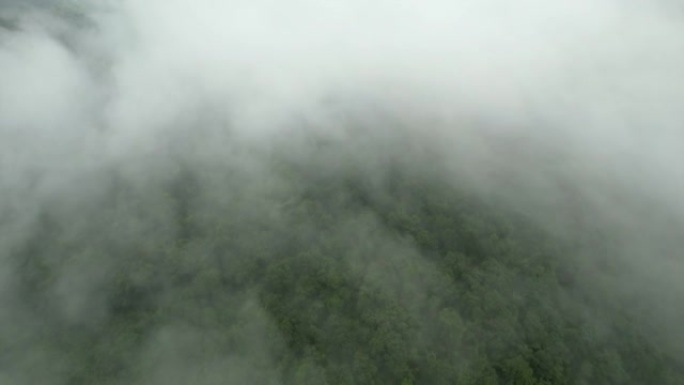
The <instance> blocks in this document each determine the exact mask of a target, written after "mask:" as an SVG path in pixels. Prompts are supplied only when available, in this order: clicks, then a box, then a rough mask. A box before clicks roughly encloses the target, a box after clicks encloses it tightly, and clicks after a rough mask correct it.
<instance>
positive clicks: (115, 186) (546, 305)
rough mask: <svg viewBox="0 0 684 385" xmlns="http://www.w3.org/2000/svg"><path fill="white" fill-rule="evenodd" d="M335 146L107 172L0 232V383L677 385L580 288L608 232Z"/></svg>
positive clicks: (663, 357) (672, 360)
mask: <svg viewBox="0 0 684 385" xmlns="http://www.w3.org/2000/svg"><path fill="white" fill-rule="evenodd" d="M335 151H336V150H333V149H329V148H328V149H322V150H321V151H320V153H329V154H330V153H333V154H337V155H334V156H333V155H328V156H327V157H322V156H321V155H320V154H319V155H316V156H311V157H309V158H307V157H305V156H303V157H300V158H295V157H290V158H287V157H273V158H271V159H270V160H268V161H264V162H262V163H261V164H259V165H251V166H249V167H245V166H244V165H240V164H239V162H234V161H226V160H224V161H219V160H218V159H204V160H202V159H200V160H197V159H192V160H189V159H183V158H182V157H179V158H177V159H172V160H169V161H168V162H166V163H164V164H165V166H164V167H159V169H158V170H156V171H155V172H151V171H149V170H146V171H145V172H144V173H136V172H134V171H131V167H128V168H127V166H125V165H123V166H120V167H119V166H112V167H111V168H110V169H109V170H108V172H106V173H101V174H98V175H97V176H93V177H92V178H91V179H92V180H89V179H87V178H85V179H83V180H81V181H79V182H78V187H79V188H78V189H77V192H71V193H64V194H54V195H53V196H52V197H51V198H50V199H49V200H46V202H45V203H44V204H42V205H41V206H40V207H37V208H35V213H36V214H35V220H32V221H30V222H27V223H24V224H23V226H24V227H23V229H24V231H12V229H13V227H12V226H10V224H9V223H14V225H13V226H15V227H16V226H19V225H18V224H16V222H11V221H5V222H3V226H4V231H3V242H4V243H3V244H4V245H11V247H9V246H5V247H3V248H2V252H3V253H4V254H5V255H4V261H5V262H4V263H5V267H4V268H5V270H6V271H10V272H11V273H12V274H11V276H9V275H8V276H7V278H6V279H4V280H3V291H2V292H3V293H9V296H10V298H3V301H4V302H3V303H6V304H10V305H11V307H8V308H7V311H3V313H2V315H1V316H0V317H1V318H0V322H2V325H3V327H2V329H0V330H1V332H0V373H2V374H1V375H2V376H3V377H0V383H2V384H24V383H26V384H28V383H30V384H65V385H86V384H88V385H90V384H101V385H108V384H198V385H205V384H206V385H209V384H255V385H256V384H293V385H294V384H311V385H319V384H330V385H333V384H349V385H361V384H401V385H409V384H415V385H423V384H425V385H429V384H459V385H508V384H511V385H571V384H573V385H574V384H576V385H597V384H601V385H609V384H615V385H627V384H639V385H643V384H658V385H668V384H669V385H681V384H684V367H683V366H682V362H681V361H678V360H677V359H676V356H675V355H673V354H672V353H671V352H669V351H667V350H666V349H663V348H660V347H659V346H658V344H656V343H654V340H653V339H650V338H648V335H647V331H646V330H647V329H646V328H645V327H643V326H642V325H641V324H640V323H639V321H638V320H637V319H636V318H635V317H633V316H632V314H631V313H630V312H627V311H621V310H620V309H622V306H612V305H611V303H610V301H611V297H610V296H609V295H607V294H604V293H602V292H600V291H597V290H593V286H592V285H591V283H590V282H588V280H587V279H586V276H585V272H588V271H594V272H596V271H598V272H600V273H601V274H606V275H611V274H619V271H617V270H615V271H613V269H617V268H616V266H615V264H612V263H611V256H610V250H609V249H608V248H603V249H602V248H601V247H600V244H601V243H602V242H603V243H609V242H608V237H607V236H605V237H604V236H603V235H602V234H601V233H600V232H597V231H593V230H592V231H590V232H589V231H587V232H585V233H586V234H585V235H582V234H584V233H582V231H577V232H576V234H574V235H573V236H572V237H568V236H565V237H563V236H558V234H554V232H552V231H550V230H549V229H548V228H546V227H544V226H542V225H540V222H539V221H535V220H534V219H533V216H531V215H528V214H529V213H528V214H526V213H525V212H524V210H512V209H511V208H510V206H509V205H503V204H501V202H500V201H499V200H497V199H494V198H493V196H494V194H489V195H487V194H481V193H479V192H478V191H477V189H474V188H471V187H469V185H468V183H461V184H458V183H453V182H448V181H447V180H446V179H443V178H439V177H438V176H437V175H436V174H435V173H430V172H427V171H426V170H427V169H429V167H423V169H422V170H421V169H420V167H406V164H407V162H408V161H409V160H404V161H403V162H401V161H397V160H396V159H390V160H386V161H382V162H376V163H375V165H374V166H373V165H370V164H365V163H364V161H352V160H351V159H352V158H350V157H347V158H345V156H346V155H344V154H346V153H345V152H344V151H337V152H335ZM341 154H342V155H341ZM317 157H318V158H317ZM326 159H327V160H326ZM345 159H346V160H345ZM160 163H163V162H160ZM170 165H172V166H170ZM70 191H71V190H70ZM499 195H501V192H500V193H499ZM7 214H8V215H10V216H9V217H7V218H11V215H12V213H11V212H7ZM579 255H584V256H585V257H584V258H579V257H578V256H579ZM3 295H4V294H3Z"/></svg>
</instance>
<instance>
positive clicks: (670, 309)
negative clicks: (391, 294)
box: [0, 0, 684, 383]
mask: <svg viewBox="0 0 684 385" xmlns="http://www.w3.org/2000/svg"><path fill="white" fill-rule="evenodd" d="M679 3H680V2H678V1H670V2H664V1H663V2H653V3H649V4H646V3H642V2H637V1H617V0H599V1H588V0H580V1H573V2H567V1H560V0H551V1H549V0H547V1H540V0H524V1H520V2H516V3H515V4H512V3H509V2H506V1H501V0H484V1H478V2H475V1H467V0H458V1H445V0H424V1H414V0H399V1H389V0H381V1H375V2H364V1H359V0H346V1H313V0H291V1H287V2H283V1H274V0H251V1H247V0H232V1H218V0H193V1H190V0H165V1H162V0H146V1H142V0H121V1H109V2H102V3H97V2H93V1H86V0H83V1H66V0H65V1H59V2H52V3H48V2H46V1H33V2H19V1H2V2H0V217H4V218H5V219H3V222H4V224H2V228H4V230H3V235H2V236H1V237H0V254H1V255H3V258H5V259H7V258H6V256H7V255H10V254H11V253H12V251H13V250H14V249H15V248H16V245H17V244H18V243H20V242H22V241H24V240H25V239H24V234H25V231H28V230H27V229H29V228H31V226H32V225H33V224H34V223H35V222H37V221H40V218H41V214H40V213H41V209H42V208H44V207H46V206H49V205H50V204H51V202H55V201H58V202H61V203H63V202H67V204H66V206H67V208H64V209H63V210H65V211H66V212H69V213H72V214H73V213H74V212H77V211H78V210H79V209H78V207H81V206H82V207H86V208H87V207H90V206H89V205H95V204H94V203H92V201H96V200H97V198H93V196H99V195H98V194H104V193H103V192H102V191H103V190H106V187H104V185H103V183H104V182H102V180H106V179H107V177H104V176H103V175H110V174H109V173H115V174H116V173H119V174H117V175H119V176H120V175H122V176H121V177H122V178H124V179H126V180H127V181H129V182H130V183H131V184H132V185H133V186H136V187H134V188H133V189H134V190H135V189H136V188H138V189H139V190H140V191H146V190H145V189H146V188H147V187H145V186H146V183H151V184H152V185H154V186H157V185H161V184H163V183H166V182H165V179H164V178H166V177H167V176H168V175H182V174H183V172H184V170H185V168H187V167H191V168H192V167H196V168H202V169H203V170H204V171H203V172H205V173H206V175H205V176H204V179H202V180H203V181H204V183H209V182H207V181H208V180H212V178H210V177H208V176H207V175H214V176H216V175H221V173H219V172H217V171H216V170H217V169H219V168H221V167H227V168H229V169H231V170H233V171H232V172H234V173H235V175H237V177H235V178H236V179H235V180H240V181H243V180H244V181H246V182H245V183H244V185H245V186H248V187H244V186H242V187H240V188H241V189H242V188H244V190H239V189H238V190H239V191H240V192H238V193H236V194H238V195H239V194H244V197H243V199H244V201H245V202H250V203H254V202H256V203H255V205H260V204H262V203H263V202H270V203H269V204H271V203H272V202H271V200H272V199H273V198H272V197H273V196H278V197H282V196H287V195H288V194H290V193H291V190H289V189H295V188H294V187H291V186H289V185H288V184H287V183H286V182H282V181H280V180H277V181H271V182H265V181H260V178H259V177H257V176H255V175H259V176H263V178H265V179H267V178H269V177H270V178H276V177H275V176H274V175H272V171H271V170H270V168H269V167H271V165H272V164H271V163H269V162H273V159H274V158H277V156H281V155H282V154H286V155H285V158H287V159H290V160H292V159H295V162H302V163H306V162H311V163H318V162H320V163H321V164H323V165H324V167H323V171H318V172H320V173H325V172H332V171H334V170H338V169H341V168H343V167H342V166H339V165H338V163H344V162H349V164H353V165H355V166H358V167H361V168H363V167H368V169H369V170H384V169H385V168H387V164H389V163H392V162H399V164H400V165H401V166H402V167H407V168H409V167H416V169H419V170H421V171H424V170H429V169H431V168H432V166H434V169H438V170H439V171H438V172H437V171H435V173H436V174H439V176H440V177H441V178H444V179H446V180H450V181H453V183H454V184H459V183H462V182H463V180H467V181H468V183H473V184H474V185H476V186H477V187H476V190H477V191H479V192H480V193H482V194H484V195H487V194H490V195H492V196H497V197H498V196H501V195H507V193H510V194H509V196H505V197H504V198H503V200H504V201H506V202H507V203H508V204H510V205H511V206H513V207H517V208H519V209H520V210H521V211H526V212H535V214H534V215H535V216H536V219H537V220H539V221H540V223H542V224H543V225H545V226H547V227H548V228H553V229H558V232H559V233H562V232H564V231H566V232H567V233H568V234H571V233H572V231H570V230H568V229H570V228H571V227H572V225H573V224H572V223H570V222H572V220H571V219H567V220H566V219H563V220H558V219H557V218H556V217H558V216H561V215H563V214H566V213H567V212H568V210H569V211H573V212H577V210H574V208H575V207H574V206H573V205H575V204H577V205H579V206H582V209H581V210H579V211H582V213H585V215H586V216H587V218H589V219H586V220H587V221H590V222H591V221H594V222H593V225H594V226H597V227H602V226H604V227H605V228H609V229H611V230H610V231H612V232H613V239H614V242H615V244H616V245H617V246H616V250H620V251H621V253H622V256H621V258H622V259H621V262H620V263H624V264H625V265H626V266H628V267H629V269H631V270H633V271H634V272H633V273H630V275H628V277H629V278H628V279H615V280H611V279H606V280H600V281H599V280H598V279H597V282H600V283H597V284H596V285H595V286H596V288H597V290H604V291H607V292H611V293H617V294H615V295H616V296H618V297H619V296H621V295H623V296H625V297H624V298H639V300H640V301H641V302H639V303H640V305H639V306H644V309H646V310H644V312H646V311H647V312H648V314H646V315H643V314H642V315H641V317H642V318H644V323H645V324H647V325H649V327H650V328H652V329H658V330H661V332H660V333H661V334H662V335H658V336H656V337H654V338H656V339H657V340H658V341H663V340H667V343H668V344H669V345H671V346H670V349H671V350H672V351H673V352H675V353H673V354H677V355H681V354H684V335H683V334H682V333H681V332H678V331H677V325H678V322H679V321H681V320H684V314H681V313H682V312H681V310H678V308H677V303H678V302H681V301H680V300H681V299H682V298H684V285H682V284H681V283H680V282H678V279H679V277H681V274H682V273H683V272H684V260H683V259H682V255H681V252H680V251H679V250H680V248H679V247H680V246H681V240H680V239H678V237H679V235H680V233H679V230H681V229H683V228H684V204H682V201H681V197H682V196H684V125H683V119H682V117H681V112H680V110H681V106H680V104H681V101H682V100H684V75H682V72H681V68H684V24H682V20H683V17H684V16H683V15H682V14H681V5H680V4H679ZM311 138H314V139H311ZM397 138H399V139H397ZM317 140H320V141H321V142H323V143H327V142H326V141H331V142H343V143H348V147H347V149H346V150H344V151H343V152H342V155H340V154H336V155H331V156H330V157H329V158H326V156H319V155H320V154H319V153H317V152H316V151H313V150H310V148H309V147H310V146H313V147H315V145H316V143H318V144H320V143H319V142H317ZM312 143H313V144H312ZM274 154H277V155H274ZM312 154H317V155H312ZM336 156H338V157H340V158H342V159H339V158H336ZM355 158H358V159H360V160H353V159H355ZM350 159H351V160H350ZM397 159H399V160H398V161H397ZM354 162H357V163H354ZM432 162H434V163H432ZM188 164H192V165H193V166H188ZM344 164H345V165H347V163H344ZM345 167H346V166H345ZM112 170H116V172H114V171H112ZM369 172H370V171H369ZM382 172H383V171H378V172H377V174H378V175H381V174H382ZM212 173H216V174H212ZM165 175H166V176H165ZM231 175H233V174H231ZM245 175H251V176H245ZM241 178H242V179H241ZM276 179H277V178H276ZM377 179H378V180H379V179H382V178H381V177H380V176H378V178H377ZM280 182H282V185H286V186H288V187H282V186H280V185H278V183H280ZM216 184H217V185H218V184H219V183H218V182H216ZM378 184H381V183H380V182H378ZM275 185H278V186H276V187H274V186H275ZM154 188H156V187H154ZM154 188H152V187H151V188H150V189H152V190H154ZM509 188H510V190H504V189H509ZM207 189H208V190H211V189H210V188H207ZM250 189H254V190H259V191H257V192H255V191H252V190H250ZM212 194H213V195H212ZM209 195H210V196H211V199H214V200H215V201H220V199H222V198H220V196H221V193H220V192H218V191H215V192H212V193H209ZM226 199H227V198H226ZM83 202H86V203H83ZM164 204H166V203H163V202H162V203H159V205H164ZM69 205H71V206H69ZM150 205H152V203H150ZM231 207H232V206H231ZM235 210H237V209H235ZM259 210H261V211H259ZM259 210H255V211H254V212H253V213H250V214H247V213H243V212H241V211H239V210H237V211H238V212H236V213H233V214H235V215H236V216H237V217H240V218H242V216H244V217H245V218H252V217H253V216H256V215H263V216H264V217H268V218H271V217H270V215H273V216H274V217H273V218H271V219H272V220H273V222H274V223H279V224H278V225H277V226H275V225H274V227H278V226H282V227H283V228H286V227H287V226H286V225H283V224H281V223H280V222H278V221H280V220H282V218H280V219H277V215H276V214H273V212H276V211H277V210H276V209H275V208H272V207H271V206H268V204H264V206H263V207H260V209H259ZM152 211H153V209H150V212H152ZM88 215H92V214H88ZM578 215H579V214H578ZM567 217H571V215H568V216H567ZM274 218H275V219H274ZM165 220H166V218H165V217H163V216H161V217H159V218H157V217H155V218H153V219H151V220H150V221H151V222H150V223H154V224H160V223H164V222H165ZM248 222H249V221H248ZM148 225H149V227H154V226H155V225H152V224H148ZM148 225H145V226H148ZM79 226H85V225H79ZM103 226H104V225H103ZM145 226H142V227H144V228H145V229H146V230H144V231H152V230H149V229H147V227H145ZM554 226H558V227H554ZM162 227H163V226H162ZM255 227H259V226H257V225H255ZM278 229H279V230H277V231H281V230H282V229H281V228H280V227H278ZM144 231H143V232H144ZM160 231H161V232H163V231H166V230H163V229H162V230H160ZM168 231H170V230H168ZM273 231H274V232H277V231H276V230H273ZM306 231H310V230H308V229H307V230H306ZM610 231H609V232H610ZM273 237H276V236H275V235H273ZM303 237H304V236H303ZM383 239H384V238H383ZM402 245H403V244H402ZM396 247H399V246H396ZM402 247H403V246H402ZM388 248H391V247H389V246H388ZM407 255H410V256H411V255H413V254H411V252H409V253H407ZM407 258H409V259H410V258H412V257H407ZM0 263H3V264H5V262H0ZM74 263H75V264H74V265H72V266H75V267H74V270H77V271H81V270H82V269H83V270H87V271H89V272H93V273H92V274H93V277H96V278H92V280H91V281H92V282H91V281H87V282H86V281H79V282H80V283H79V282H76V283H74V282H66V281H62V282H61V283H60V284H58V285H56V288H57V289H56V292H57V294H56V295H57V296H62V297H63V298H65V304H64V308H65V312H66V313H68V314H73V315H72V316H73V317H74V318H76V319H78V318H80V317H82V314H81V313H80V312H83V311H84V310H83V309H88V311H90V309H92V308H93V306H95V305H92V304H91V302H89V301H95V302H96V301H97V298H99V297H93V298H96V299H88V298H85V297H83V298H82V297H78V296H73V297H72V296H69V293H72V292H77V291H83V290H85V289H84V288H83V287H88V288H92V287H97V286H98V285H99V284H98V283H93V282H95V281H98V280H107V279H110V278H106V277H105V276H107V274H108V273H107V271H110V270H111V269H115V268H113V267H111V266H106V268H100V267H98V268H96V267H93V266H86V265H88V263H86V262H83V266H85V267H83V266H81V265H80V264H79V263H80V262H79V263H76V262H74ZM1 267H2V266H0V268H1ZM65 270H69V268H65ZM426 270H427V268H426ZM631 270H630V271H631ZM75 274H78V273H74V272H68V271H67V272H65V273H64V275H65V276H66V275H69V276H72V275H75ZM6 280H10V278H7V279H5V278H3V277H2V276H1V275H0V282H3V281H6ZM628 280H629V281H630V282H627V281H628ZM79 285H81V286H79ZM2 287H3V286H2V285H0V288H2ZM637 288H638V289H637ZM60 290H61V291H60ZM416 296H420V295H418V294H417V295H416ZM241 298H242V297H241ZM245 298H247V299H245V303H246V304H247V305H245V309H247V310H245V313H250V314H251V313H255V314H261V313H259V312H260V310H254V308H251V307H249V306H250V304H252V302H251V301H252V300H253V298H251V297H250V296H249V295H245ZM655 298H659V299H661V300H662V302H661V303H662V306H657V305H653V303H654V302H653V301H655ZM648 303H651V306H647V305H646V304H648ZM103 317H104V316H103ZM245 317H250V316H249V315H246V316H245ZM258 317H262V316H261V315H258ZM67 318H68V317H67ZM259 319H261V318H259ZM5 322H6V321H2V322H1V323H0V327H4V324H5ZM259 325H260V326H259V327H260V328H262V329H263V330H262V331H261V332H264V333H266V331H268V330H270V329H269V328H271V326H270V325H269V324H268V321H267V320H264V321H263V325H261V324H259ZM654 325H655V326H654ZM175 327H176V326H175V325H172V326H169V327H168V328H169V330H172V329H174V328H175ZM160 330H162V331H160V332H159V333H158V334H159V336H160V337H159V338H161V339H163V338H166V337H165V336H166V334H164V333H166V331H165V330H166V329H160ZM649 330H651V329H649ZM187 333H188V335H191V334H192V331H188V332H187ZM171 334H173V333H171ZM256 334H259V333H257V332H255V335H256ZM656 334H657V333H656ZM178 338H179V339H178V341H177V342H173V341H172V342H169V341H166V342H164V343H168V344H171V345H173V344H176V343H177V344H181V345H182V344H184V343H186V342H184V340H182V337H178ZM255 338H256V339H259V338H261V336H259V337H255ZM188 340H189V341H190V340H192V338H190V337H188ZM188 343H189V342H188ZM245 344H246V345H248V344H249V343H245ZM150 349H151V350H154V349H155V348H154V347H153V348H150ZM159 349H162V350H163V348H161V347H160V348H159ZM45 354H46V355H49V353H45ZM254 355H255V356H257V357H258V360H257V362H258V363H259V365H264V366H268V360H269V359H268V358H264V357H263V355H262V352H260V351H255V352H254ZM682 357H684V356H682ZM176 359H178V357H172V359H170V360H176ZM46 360H47V359H46ZM55 370H57V371H58V370H59V369H55ZM255 371H258V369H255ZM235 376H237V377H240V376H242V374H236V375H235ZM244 376H245V378H246V377H248V375H247V374H245V375H244ZM237 377H236V378H237ZM1 379H2V377H0V380H1ZM22 381H27V383H29V382H30V379H24V380H22ZM36 381H42V380H36ZM207 381H209V380H207ZM19 383H22V382H19Z"/></svg>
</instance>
